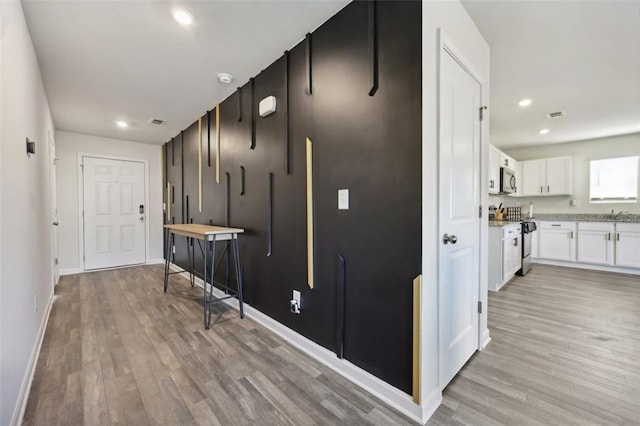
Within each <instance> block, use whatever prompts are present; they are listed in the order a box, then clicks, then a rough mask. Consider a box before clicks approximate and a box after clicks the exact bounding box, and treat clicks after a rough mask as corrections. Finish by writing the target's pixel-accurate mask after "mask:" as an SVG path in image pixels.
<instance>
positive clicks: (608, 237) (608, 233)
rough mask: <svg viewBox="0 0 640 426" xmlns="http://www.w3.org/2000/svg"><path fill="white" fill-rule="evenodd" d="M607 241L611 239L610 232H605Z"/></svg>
mask: <svg viewBox="0 0 640 426" xmlns="http://www.w3.org/2000/svg"><path fill="white" fill-rule="evenodd" d="M607 241H611V232H607Z"/></svg>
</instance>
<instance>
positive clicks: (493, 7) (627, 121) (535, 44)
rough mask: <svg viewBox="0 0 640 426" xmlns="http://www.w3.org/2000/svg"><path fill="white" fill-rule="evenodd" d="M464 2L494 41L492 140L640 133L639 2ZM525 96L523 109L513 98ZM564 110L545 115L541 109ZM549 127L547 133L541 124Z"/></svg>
mask: <svg viewBox="0 0 640 426" xmlns="http://www.w3.org/2000/svg"><path fill="white" fill-rule="evenodd" d="M463 5H464V7H465V8H466V10H467V11H468V12H469V14H470V15H471V17H472V19H473V20H474V21H475V23H476V25H477V26H478V29H479V30H480V32H481V33H482V35H483V36H484V38H485V39H486V41H487V42H488V43H489V45H490V47H491V99H490V104H489V105H490V107H489V112H490V114H491V115H490V117H491V130H490V134H491V143H493V144H494V145H496V146H498V147H501V148H513V147H520V146H529V145H540V144H546V143H557V142H567V141H575V140H583V139H591V138H598V137H604V136H612V135H620V134H628V133H634V132H640V0H629V1H620V0H608V1H575V0H574V1H558V0H555V1H515V0H512V1H482V0H476V1H474V0H463ZM523 98H530V99H532V100H533V103H532V104H531V106H530V107H528V108H520V107H518V105H517V102H518V101H519V100H520V99H523ZM553 111H566V112H567V117H566V118H562V119H557V120H548V119H547V118H546V117H545V114H546V113H548V112H553ZM542 128H547V129H549V130H550V132H549V133H548V134H546V135H541V134H539V130H540V129H542Z"/></svg>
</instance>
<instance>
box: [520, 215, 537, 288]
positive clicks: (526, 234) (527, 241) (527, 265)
mask: <svg viewBox="0 0 640 426" xmlns="http://www.w3.org/2000/svg"><path fill="white" fill-rule="evenodd" d="M521 228H522V267H521V268H520V270H519V271H518V272H517V274H518V275H522V276H525V275H527V272H529V270H530V269H531V236H532V234H533V233H534V232H535V231H536V229H538V228H537V226H536V223H535V222H533V221H530V220H525V221H523V222H522V226H521Z"/></svg>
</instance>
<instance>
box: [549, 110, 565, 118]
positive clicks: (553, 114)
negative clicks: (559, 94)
mask: <svg viewBox="0 0 640 426" xmlns="http://www.w3.org/2000/svg"><path fill="white" fill-rule="evenodd" d="M566 116H567V111H556V112H550V113H548V114H547V118H548V119H549V120H555V119H556V118H564V117H566Z"/></svg>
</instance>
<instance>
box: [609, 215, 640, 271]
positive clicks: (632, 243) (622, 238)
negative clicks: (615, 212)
mask: <svg viewBox="0 0 640 426" xmlns="http://www.w3.org/2000/svg"><path fill="white" fill-rule="evenodd" d="M615 245H616V250H615V251H616V255H615V265H616V266H624V267H630V268H640V223H616V233H615Z"/></svg>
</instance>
